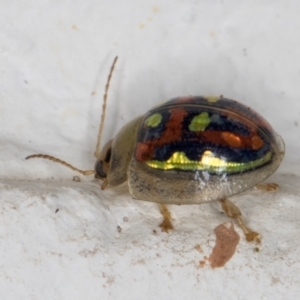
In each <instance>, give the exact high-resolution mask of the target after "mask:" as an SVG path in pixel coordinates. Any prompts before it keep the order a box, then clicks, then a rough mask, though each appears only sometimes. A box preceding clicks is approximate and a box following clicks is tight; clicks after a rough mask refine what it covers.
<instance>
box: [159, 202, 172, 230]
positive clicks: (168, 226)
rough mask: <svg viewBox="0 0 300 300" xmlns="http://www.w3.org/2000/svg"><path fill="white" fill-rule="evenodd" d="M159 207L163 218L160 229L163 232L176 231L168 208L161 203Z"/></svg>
mask: <svg viewBox="0 0 300 300" xmlns="http://www.w3.org/2000/svg"><path fill="white" fill-rule="evenodd" d="M158 207H159V210H160V213H161V214H162V216H163V221H162V223H161V224H160V225H159V227H160V228H161V230H162V231H163V232H169V230H172V229H174V227H173V224H172V221H171V218H172V217H171V213H170V211H169V210H168V208H167V206H166V205H164V204H161V203H158Z"/></svg>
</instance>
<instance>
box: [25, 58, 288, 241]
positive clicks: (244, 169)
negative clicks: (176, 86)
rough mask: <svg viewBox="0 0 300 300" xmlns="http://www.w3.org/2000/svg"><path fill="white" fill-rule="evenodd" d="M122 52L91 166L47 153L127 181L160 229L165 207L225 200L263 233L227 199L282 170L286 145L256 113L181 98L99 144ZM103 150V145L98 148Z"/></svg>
mask: <svg viewBox="0 0 300 300" xmlns="http://www.w3.org/2000/svg"><path fill="white" fill-rule="evenodd" d="M116 61H117V57H116V58H115V60H114V62H113V64H112V66H111V69H110V72H109V76H108V79H107V84H106V86H105V93H104V97H103V109H102V115H101V122H100V127H99V134H98V140H97V146H96V151H95V156H96V158H97V160H96V163H95V168H94V170H87V171H83V170H80V169H77V168H75V167H73V166H72V165H70V164H68V163H66V162H65V161H62V160H60V159H57V158H55V157H53V156H49V155H44V154H34V155H30V156H28V157H27V158H26V159H29V158H37V157H40V158H45V159H50V160H52V161H55V162H59V163H61V164H63V165H65V166H67V167H69V168H71V169H73V170H75V171H78V172H80V173H82V174H83V175H94V176H95V178H97V179H100V180H102V185H101V189H102V190H104V189H105V188H106V187H107V186H111V187H113V186H118V185H120V184H122V183H124V182H127V183H128V188H129V192H130V194H131V196H132V197H133V198H135V199H138V200H145V201H150V202H156V203H158V204H159V207H160V211H161V213H162V214H163V216H164V220H163V222H162V224H161V225H160V226H161V227H162V228H163V230H165V231H168V230H169V229H173V226H172V223H171V214H170V212H169V210H168V209H167V207H166V205H168V204H177V205H181V204H201V203H206V202H211V201H220V202H221V204H222V208H223V210H224V211H225V212H226V214H227V215H228V216H229V217H232V218H234V219H236V220H237V223H238V224H239V226H240V227H241V228H242V229H243V231H244V233H245V235H246V239H247V240H248V241H252V240H256V241H258V242H259V234H258V233H257V232H255V231H252V230H251V229H249V228H248V227H247V226H246V225H245V224H244V222H243V219H242V214H241V212H240V210H239V209H238V207H237V206H235V205H234V204H233V203H232V202H231V201H230V200H228V199H227V198H228V197H230V196H233V195H236V194H239V193H241V192H243V191H245V190H247V189H250V188H252V187H254V186H255V185H257V184H259V183H261V182H262V181H263V180H265V179H266V178H267V177H269V176H270V175H271V174H272V173H273V172H275V170H276V169H277V168H278V167H279V165H280V163H281V161H282V159H283V157H284V142H283V139H282V138H281V137H280V135H278V134H277V133H276V132H275V131H274V129H273V128H272V127H271V125H270V124H269V123H268V122H267V121H266V120H265V119H264V118H263V117H262V116H260V115H259V114H258V113H256V112H255V111H254V110H252V109H250V108H249V107H247V106H245V105H243V104H242V103H239V102H237V101H234V100H231V99H228V98H225V97H223V96H220V97H215V96H187V97H177V98H174V99H172V100H169V101H167V102H165V103H163V104H162V105H159V106H156V107H154V108H152V109H151V110H150V111H148V112H147V113H146V114H144V115H142V116H139V117H137V118H135V119H133V120H132V121H130V122H129V123H127V124H126V125H125V126H124V127H123V128H122V129H121V130H120V131H119V132H118V133H117V135H116V136H115V137H114V138H113V139H111V140H110V141H109V142H108V143H106V145H105V146H104V147H103V148H102V149H101V146H100V141H101V135H102V131H103V126H104V120H105V109H106V102H107V96H108V90H109V85H110V81H111V77H112V73H113V70H114V68H115V64H116ZM100 149H101V150H100Z"/></svg>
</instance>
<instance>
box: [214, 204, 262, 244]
mask: <svg viewBox="0 0 300 300" xmlns="http://www.w3.org/2000/svg"><path fill="white" fill-rule="evenodd" d="M220 202H221V205H222V209H223V210H224V212H225V213H226V215H227V216H228V217H229V218H232V219H235V220H236V222H237V224H238V225H239V226H240V227H241V228H242V229H243V231H244V234H245V236H246V240H247V241H248V242H252V241H255V242H256V243H260V239H259V233H258V232H255V231H253V230H251V229H250V228H249V227H247V226H246V225H245V223H244V221H243V217H242V213H241V211H240V209H239V208H238V207H237V206H236V205H235V204H234V203H232V202H231V201H230V200H228V199H224V200H221V201H220Z"/></svg>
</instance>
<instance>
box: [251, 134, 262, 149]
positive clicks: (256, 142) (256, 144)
mask: <svg viewBox="0 0 300 300" xmlns="http://www.w3.org/2000/svg"><path fill="white" fill-rule="evenodd" d="M251 141H252V149H253V150H258V149H260V148H261V147H262V146H263V144H264V142H263V140H262V139H261V138H260V137H259V136H257V135H255V136H253V137H252V138H251Z"/></svg>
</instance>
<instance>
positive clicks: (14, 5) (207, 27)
mask: <svg viewBox="0 0 300 300" xmlns="http://www.w3.org/2000/svg"><path fill="white" fill-rule="evenodd" d="M0 11H1V18H0V28H1V31H0V41H1V42H0V76H1V85H0V130H1V134H0V138H1V143H0V150H1V151H0V160H1V168H0V178H1V184H0V214H1V219H0V235H1V245H0V257H1V259H0V262H1V271H0V291H1V298H2V299H199V298H201V299H296V298H297V297H298V295H299V293H300V282H299V281H300V263H299V257H300V247H299V246H300V245H299V244H300V242H299V241H300V236H299V226H300V203H299V200H300V184H299V181H300V171H299V164H300V158H299V153H300V141H299V137H300V133H299V124H300V101H299V95H300V85H299V82H300V68H299V65H300V64H299V63H300V62H299V51H300V39H299V34H298V28H300V19H299V13H300V4H299V1H298V0H294V1H275V0H273V1H189V0H187V1H179V0H172V1H171V0H165V1H160V2H153V1H133V0H131V1H116V0H110V1H100V0H97V1H96V0H94V1H68V0H61V1H53V0H51V1H37V0H30V1H26V2H21V1H2V2H1V3H0ZM115 55H119V62H118V64H117V67H116V71H115V73H114V76H113V82H112V86H111V89H110V96H109V104H108V110H107V118H106V124H105V134H104V141H106V140H108V139H109V138H111V137H112V136H113V135H114V134H115V133H116V132H117V131H118V130H119V129H120V128H121V126H122V125H124V124H125V123H126V121H128V120H130V119H131V118H132V117H134V116H137V115H139V114H142V113H144V112H145V111H147V110H149V109H150V108H151V107H152V106H154V105H156V104H158V103H161V102H162V101H164V100H167V99H169V98H172V97H174V96H179V95H207V94H215V95H220V94H223V95H225V96H226V97H229V98H233V99H237V100H240V101H242V102H244V103H246V104H247V105H249V106H251V107H252V108H254V109H255V110H257V111H258V112H260V113H261V114H262V115H264V116H265V117H266V118H267V119H268V120H269V121H270V123H271V124H273V126H274V127H275V129H276V130H277V131H278V132H279V133H280V134H281V135H282V136H283V138H284V140H285V141H286V147H287V150H286V157H285V160H284V162H283V164H282V166H281V168H280V169H279V170H278V172H277V175H274V176H273V177H272V178H271V179H270V181H275V182H277V183H278V184H279V185H280V190H279V191H278V192H276V193H265V192H261V191H249V192H248V193H245V194H243V195H239V196H236V197H234V198H233V200H234V202H235V203H238V205H239V207H240V208H241V210H242V211H243V213H244V215H245V218H246V221H247V224H249V226H251V227H252V228H253V229H256V230H258V231H259V232H260V233H261V234H262V245H261V246H260V247H259V248H258V249H256V248H255V245H252V244H249V243H247V242H246V241H245V239H244V238H243V236H242V233H241V231H240V230H239V229H238V228H236V230H237V231H238V233H239V234H240V236H241V240H240V242H239V244H238V246H237V251H236V253H235V254H234V256H233V257H232V258H231V259H230V260H229V261H228V262H227V263H226V264H225V266H224V267H221V268H215V269H213V268H211V266H210V264H209V263H208V260H207V259H205V256H206V257H209V255H210V254H211V252H212V248H213V247H214V245H215V239H216V238H215V234H214V228H215V227H217V226H218V225H219V224H222V223H225V222H227V221H228V218H227V217H226V216H224V215H223V214H220V213H219V211H218V210H217V209H215V208H214V207H213V206H211V205H210V204H206V205H201V206H182V207H176V206H174V207H172V208H171V209H172V214H173V218H174V225H175V230H174V231H172V232H171V233H169V234H166V233H162V232H161V231H160V230H159V228H158V224H159V223H160V221H161V216H160V214H159V211H158V209H157V206H156V205H155V204H152V203H145V202H142V201H134V200H133V199H131V197H130V195H129V194H128V192H127V190H126V186H122V187H119V188H117V189H110V190H107V191H104V192H102V191H101V190H100V189H99V186H98V184H97V183H95V182H93V180H89V179H83V181H82V182H79V183H75V182H72V181H71V179H72V176H73V175H74V174H73V172H71V171H70V170H68V169H65V168H63V167H61V166H59V165H55V164H51V163H50V162H47V161H42V160H32V161H25V160H24V157H26V156H27V155H29V154H32V153H48V154H52V155H55V156H57V157H60V158H62V159H65V160H67V161H68V162H70V163H73V164H75V165H76V166H78V167H81V168H86V169H90V168H92V166H93V164H94V157H93V151H94V148H95V143H96V135H97V128H98V125H99V116H100V113H101V105H102V103H101V102H102V94H103V89H104V85H105V82H106V78H107V75H108V70H109V67H110V65H111V62H112V60H113V58H114V56H115ZM257 251H258V252H257ZM201 262H205V263H204V264H203V263H201Z"/></svg>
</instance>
